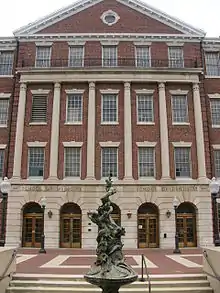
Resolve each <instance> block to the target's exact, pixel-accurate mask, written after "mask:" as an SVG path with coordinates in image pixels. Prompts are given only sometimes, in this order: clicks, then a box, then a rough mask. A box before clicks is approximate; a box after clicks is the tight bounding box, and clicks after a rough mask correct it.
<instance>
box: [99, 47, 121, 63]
mask: <svg viewBox="0 0 220 293" xmlns="http://www.w3.org/2000/svg"><path fill="white" fill-rule="evenodd" d="M102 58H103V66H106V67H115V66H117V64H118V60H117V47H115V46H109V47H108V46H103V47H102Z"/></svg>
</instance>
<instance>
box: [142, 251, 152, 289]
mask: <svg viewBox="0 0 220 293" xmlns="http://www.w3.org/2000/svg"><path fill="white" fill-rule="evenodd" d="M144 267H145V273H146V275H147V281H148V288H149V291H148V292H149V293H151V281H150V276H149V272H148V268H147V263H146V259H145V256H144V254H142V255H141V278H140V281H141V282H144V281H145V279H144Z"/></svg>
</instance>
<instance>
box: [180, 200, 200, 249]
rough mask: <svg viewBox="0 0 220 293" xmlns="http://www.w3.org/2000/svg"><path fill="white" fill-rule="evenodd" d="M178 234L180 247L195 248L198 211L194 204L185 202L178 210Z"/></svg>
mask: <svg viewBox="0 0 220 293" xmlns="http://www.w3.org/2000/svg"><path fill="white" fill-rule="evenodd" d="M176 225H177V232H178V235H179V246H180V247H195V246H197V241H196V238H197V237H196V209H195V207H194V205H193V204H192V203H189V202H183V203H181V204H180V205H179V206H178V208H177V222H176Z"/></svg>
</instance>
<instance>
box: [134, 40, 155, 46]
mask: <svg viewBox="0 0 220 293" xmlns="http://www.w3.org/2000/svg"><path fill="white" fill-rule="evenodd" d="M134 45H135V46H137V47H138V46H140V47H142V46H143V47H150V46H151V45H152V42H145V41H137V42H134Z"/></svg>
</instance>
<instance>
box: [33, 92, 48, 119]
mask: <svg viewBox="0 0 220 293" xmlns="http://www.w3.org/2000/svg"><path fill="white" fill-rule="evenodd" d="M31 122H47V97H46V96H33V98H32V113H31Z"/></svg>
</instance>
